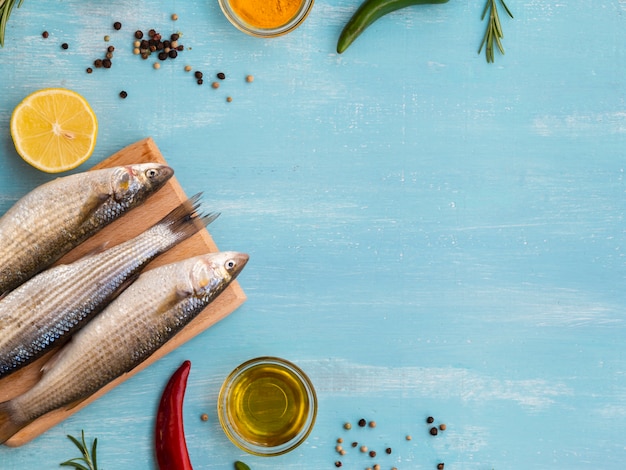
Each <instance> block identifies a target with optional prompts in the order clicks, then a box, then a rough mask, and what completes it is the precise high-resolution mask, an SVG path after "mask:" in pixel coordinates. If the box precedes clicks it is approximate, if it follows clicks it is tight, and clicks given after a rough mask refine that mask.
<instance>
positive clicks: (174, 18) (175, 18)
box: [172, 13, 178, 21]
mask: <svg viewBox="0 0 626 470" xmlns="http://www.w3.org/2000/svg"><path fill="white" fill-rule="evenodd" d="M176 20H178V15H177V14H176V13H172V21H176Z"/></svg>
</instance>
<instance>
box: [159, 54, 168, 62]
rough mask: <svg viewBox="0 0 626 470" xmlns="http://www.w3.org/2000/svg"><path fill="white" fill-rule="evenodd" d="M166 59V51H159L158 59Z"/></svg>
mask: <svg viewBox="0 0 626 470" xmlns="http://www.w3.org/2000/svg"><path fill="white" fill-rule="evenodd" d="M165 59H167V52H159V60H165Z"/></svg>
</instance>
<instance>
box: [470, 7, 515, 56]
mask: <svg viewBox="0 0 626 470" xmlns="http://www.w3.org/2000/svg"><path fill="white" fill-rule="evenodd" d="M500 3H501V4H502V6H503V7H504V10H505V11H506V12H507V14H508V15H509V16H510V17H511V18H513V14H512V13H511V11H510V10H509V8H508V7H507V6H506V3H504V0H500ZM487 10H489V22H488V23H487V31H485V36H484V37H483V42H481V43H480V47H479V48H478V53H479V54H480V51H482V49H483V46H484V45H485V44H486V45H487V46H486V47H485V57H486V58H487V62H493V60H494V55H493V52H494V49H493V44H494V42H495V43H496V45H497V46H498V49H499V50H500V53H501V54H504V47H502V41H501V39H502V38H503V37H504V34H503V33H502V25H501V24H500V17H499V16H498V8H497V6H496V0H487V3H486V4H485V9H484V10H483V14H482V16H481V17H480V19H481V20H484V19H485V15H486V14H487Z"/></svg>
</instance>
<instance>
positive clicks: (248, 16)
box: [218, 0, 314, 38]
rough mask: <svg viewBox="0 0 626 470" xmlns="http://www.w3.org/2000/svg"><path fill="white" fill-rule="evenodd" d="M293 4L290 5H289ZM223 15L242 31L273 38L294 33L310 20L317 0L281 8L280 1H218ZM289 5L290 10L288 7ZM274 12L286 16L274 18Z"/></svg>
mask: <svg viewBox="0 0 626 470" xmlns="http://www.w3.org/2000/svg"><path fill="white" fill-rule="evenodd" d="M290 1H292V2H293V3H292V4H290V3H289V2H290ZM218 2H219V5H220V8H221V9H222V12H223V13H224V15H225V16H226V18H228V20H229V21H230V22H231V23H232V24H233V25H234V26H235V27H236V28H237V29H239V30H241V31H243V32H244V33H247V34H249V35H251V36H256V37H261V38H272V37H276V36H282V35H283V34H287V33H289V32H290V31H293V30H294V29H296V28H297V27H298V26H300V25H301V24H302V22H303V21H304V20H305V19H306V17H307V15H308V14H309V12H310V11H311V8H312V7H313V2H314V0H289V1H287V2H285V1H283V2H281V4H280V5H279V0H263V1H261V2H258V1H257V2H256V3H252V5H254V8H253V7H251V6H250V7H248V4H250V1H249V0H218ZM285 4H286V5H287V6H286V7H285V6H284V5H285ZM271 10H280V11H281V12H282V13H281V14H277V15H272V14H270V13H269V12H270V11H271Z"/></svg>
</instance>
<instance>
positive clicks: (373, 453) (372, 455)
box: [369, 450, 376, 458]
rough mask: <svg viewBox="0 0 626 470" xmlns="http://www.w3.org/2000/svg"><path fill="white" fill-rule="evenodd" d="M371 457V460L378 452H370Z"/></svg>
mask: <svg viewBox="0 0 626 470" xmlns="http://www.w3.org/2000/svg"><path fill="white" fill-rule="evenodd" d="M369 455H370V457H371V458H374V457H376V451H375V450H370V454H369Z"/></svg>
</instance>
